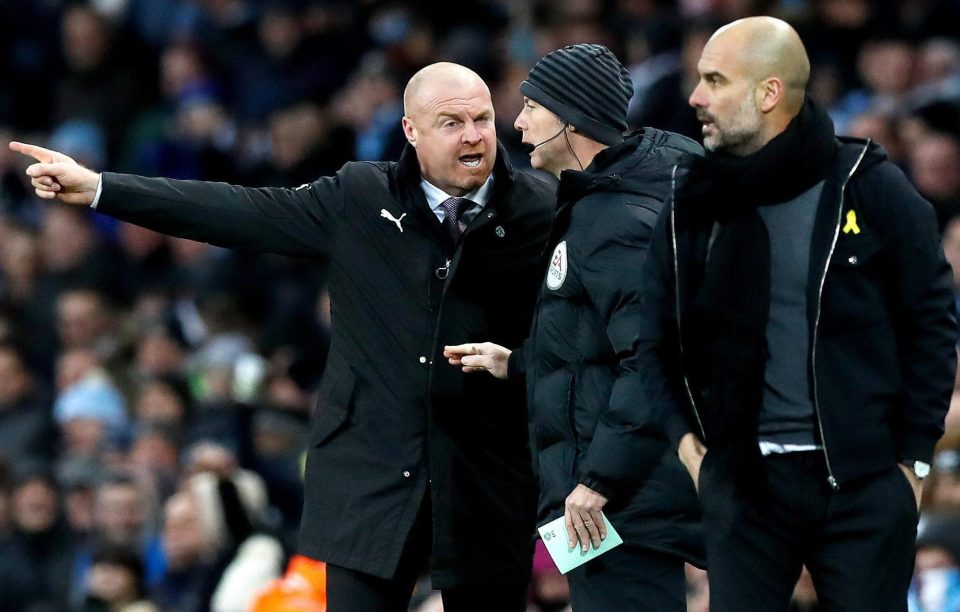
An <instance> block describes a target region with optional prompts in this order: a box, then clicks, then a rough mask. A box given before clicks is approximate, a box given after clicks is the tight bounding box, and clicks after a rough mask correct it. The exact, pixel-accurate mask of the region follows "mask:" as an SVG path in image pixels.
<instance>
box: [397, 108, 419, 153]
mask: <svg viewBox="0 0 960 612" xmlns="http://www.w3.org/2000/svg"><path fill="white" fill-rule="evenodd" d="M400 124H401V125H402V126H403V135H404V136H406V137H407V142H409V143H410V146H412V147H414V148H416V146H417V127H416V126H415V125H413V119H411V118H410V117H407V116H404V117H403V120H402V121H401V122H400Z"/></svg>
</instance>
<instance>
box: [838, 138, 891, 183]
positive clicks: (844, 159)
mask: <svg viewBox="0 0 960 612" xmlns="http://www.w3.org/2000/svg"><path fill="white" fill-rule="evenodd" d="M837 141H838V142H839V152H838V160H837V161H838V163H837V170H838V171H839V172H840V174H841V175H842V176H847V175H849V174H850V172H851V171H854V170H855V173H856V174H859V173H861V172H864V171H866V170H868V169H869V168H872V167H873V166H876V165H877V164H879V163H881V162H884V161H886V160H887V152H886V150H884V148H883V147H882V146H880V145H879V144H877V143H876V142H874V141H872V140H869V139H866V138H852V137H850V136H838V137H837ZM861 157H862V159H861ZM858 162H859V163H858Z"/></svg>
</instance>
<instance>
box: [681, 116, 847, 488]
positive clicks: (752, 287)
mask: <svg viewBox="0 0 960 612" xmlns="http://www.w3.org/2000/svg"><path fill="white" fill-rule="evenodd" d="M835 155H836V139H835V137H834V131H833V123H832V121H831V120H830V117H829V116H828V115H827V114H826V113H825V112H824V111H823V110H822V109H820V108H819V107H818V106H817V105H816V104H815V103H814V102H813V101H812V100H811V99H809V98H807V100H806V101H805V103H804V105H803V107H802V108H801V110H800V113H799V114H798V115H797V117H795V118H794V120H793V121H791V122H790V124H789V125H788V126H787V128H786V130H785V131H784V132H783V133H781V134H779V135H778V136H777V137H776V138H774V139H773V140H771V141H770V142H769V143H767V145H766V146H764V147H763V148H762V149H761V150H759V151H757V152H756V153H753V154H751V155H748V156H745V157H735V156H733V155H729V154H727V153H714V154H710V155H708V156H707V157H706V158H703V159H701V160H696V161H694V162H693V165H692V166H691V168H690V173H689V174H688V177H687V180H686V181H685V183H684V184H683V185H682V186H681V187H680V189H679V191H678V195H677V198H678V205H677V211H678V219H677V228H678V231H681V223H694V224H696V225H697V226H698V227H700V228H701V231H706V232H708V233H709V232H713V242H712V245H711V247H710V255H709V258H708V259H707V262H706V268H705V270H704V276H703V283H702V284H701V285H700V287H699V290H698V291H697V292H696V294H695V295H694V296H693V299H692V301H691V303H690V307H689V309H688V310H687V312H686V313H685V316H684V319H685V321H684V327H685V333H684V336H685V339H688V340H687V341H688V343H689V346H690V350H689V351H688V352H689V357H690V362H689V363H688V364H687V370H688V371H689V372H690V373H691V378H692V379H693V382H694V385H695V387H696V388H697V389H698V390H699V392H700V395H701V401H700V408H701V417H702V418H703V421H704V423H703V425H704V428H705V429H706V434H707V445H708V446H709V447H710V448H711V450H713V449H716V450H717V451H718V454H719V456H720V458H721V459H720V460H725V461H729V463H730V465H729V468H730V471H731V473H732V474H733V476H734V480H735V481H736V482H740V483H751V484H753V483H759V482H762V472H761V470H762V462H761V461H760V460H759V459H760V453H759V449H758V444H757V435H758V432H757V424H758V417H759V414H760V408H761V406H762V403H763V391H764V374H765V370H766V360H767V340H766V328H767V318H768V315H769V310H770V238H769V235H768V233H767V229H766V225H765V224H764V222H763V219H762V218H761V217H760V214H759V213H758V212H757V207H758V206H768V205H773V204H777V203H782V202H788V201H790V200H793V199H794V198H796V197H797V196H799V195H801V194H802V193H804V192H805V191H807V190H808V189H810V188H811V187H813V186H814V185H816V184H817V183H819V182H820V181H822V180H823V179H824V178H825V177H826V176H827V174H828V172H829V170H830V168H831V166H832V164H833V161H834V158H835ZM681 209H684V212H683V214H682V215H680V211H681ZM715 226H716V229H715V230H714V227H715Z"/></svg>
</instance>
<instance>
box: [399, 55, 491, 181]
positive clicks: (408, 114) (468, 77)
mask: <svg viewBox="0 0 960 612" xmlns="http://www.w3.org/2000/svg"><path fill="white" fill-rule="evenodd" d="M403 115H404V116H403V133H404V135H405V136H406V138H407V142H409V143H410V146H411V147H413V148H414V149H415V150H416V154H417V160H418V162H419V163H420V174H421V176H422V177H423V178H424V179H425V180H426V181H427V182H429V183H431V184H432V185H433V186H434V187H438V188H439V189H440V190H442V191H444V192H445V193H447V194H449V195H452V196H464V195H466V194H468V193H470V192H472V191H474V190H476V189H479V188H480V187H481V186H482V185H483V184H484V183H485V182H486V181H487V179H488V178H490V174H491V173H492V172H493V167H494V163H495V162H496V159H497V132H496V128H495V127H494V111H493V102H492V101H491V100H490V89H489V88H488V87H487V84H486V83H484V82H483V79H481V78H480V76H479V75H478V74H477V73H476V72H474V71H473V70H470V69H469V68H466V67H464V66H460V65H458V64H451V63H447V62H440V63H437V64H431V65H429V66H427V67H426V68H423V69H422V70H420V72H418V73H416V74H415V75H413V78H411V79H410V82H409V83H407V88H406V89H405V90H404V92H403Z"/></svg>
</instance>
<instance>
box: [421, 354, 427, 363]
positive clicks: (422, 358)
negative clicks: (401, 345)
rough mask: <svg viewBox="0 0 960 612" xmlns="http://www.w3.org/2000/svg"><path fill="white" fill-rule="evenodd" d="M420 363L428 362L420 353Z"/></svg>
mask: <svg viewBox="0 0 960 612" xmlns="http://www.w3.org/2000/svg"><path fill="white" fill-rule="evenodd" d="M420 363H427V358H426V357H424V356H423V355H420Z"/></svg>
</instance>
